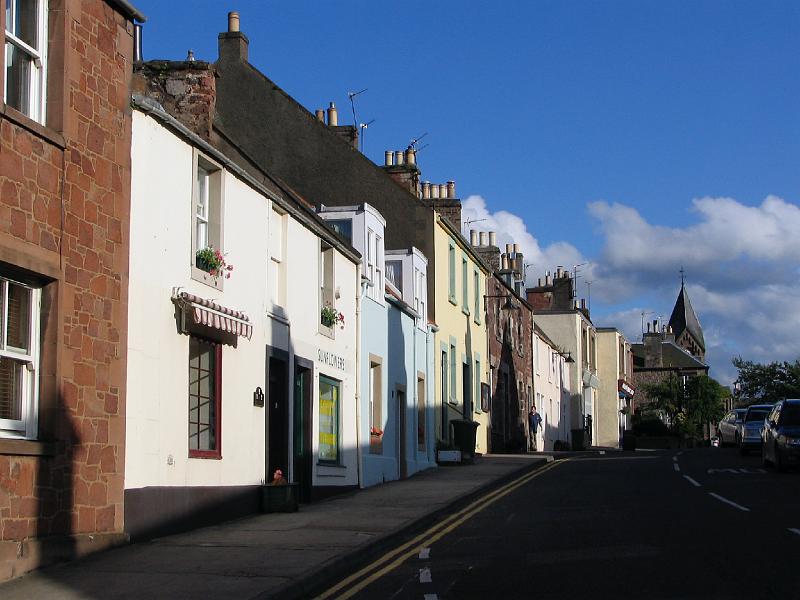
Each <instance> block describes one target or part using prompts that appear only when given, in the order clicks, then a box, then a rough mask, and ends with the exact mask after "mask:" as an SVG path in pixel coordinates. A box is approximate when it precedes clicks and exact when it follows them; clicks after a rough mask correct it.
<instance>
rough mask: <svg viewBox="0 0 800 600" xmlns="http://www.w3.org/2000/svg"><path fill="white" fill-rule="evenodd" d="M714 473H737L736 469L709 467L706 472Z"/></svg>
mask: <svg viewBox="0 0 800 600" xmlns="http://www.w3.org/2000/svg"><path fill="white" fill-rule="evenodd" d="M714 473H733V474H734V475H737V474H738V473H739V470H738V469H709V470H708V474H709V475H713V474H714Z"/></svg>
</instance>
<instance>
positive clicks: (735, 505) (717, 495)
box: [708, 492, 750, 512]
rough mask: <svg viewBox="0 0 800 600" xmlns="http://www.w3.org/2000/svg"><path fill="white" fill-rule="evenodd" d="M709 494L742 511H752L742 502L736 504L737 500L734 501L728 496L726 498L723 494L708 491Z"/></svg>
mask: <svg viewBox="0 0 800 600" xmlns="http://www.w3.org/2000/svg"><path fill="white" fill-rule="evenodd" d="M708 495H709V496H714V498H716V499H717V500H719V501H720V502H724V503H725V504H730V505H731V506H733V507H734V508H738V509H739V510H741V511H744V512H750V509H749V508H747V507H746V506H742V505H741V504H736V502H733V501H732V500H728V499H727V498H725V497H723V496H720V495H719V494H715V493H714V492H708Z"/></svg>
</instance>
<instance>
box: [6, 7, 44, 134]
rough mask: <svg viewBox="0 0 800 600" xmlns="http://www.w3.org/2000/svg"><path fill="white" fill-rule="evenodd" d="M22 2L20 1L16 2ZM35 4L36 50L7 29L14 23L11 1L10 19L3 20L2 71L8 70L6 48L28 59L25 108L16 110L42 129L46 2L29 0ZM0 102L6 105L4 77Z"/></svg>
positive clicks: (7, 52) (13, 9)
mask: <svg viewBox="0 0 800 600" xmlns="http://www.w3.org/2000/svg"><path fill="white" fill-rule="evenodd" d="M20 1H22V0H20ZM31 1H33V2H36V21H37V22H36V38H37V43H38V44H39V45H40V46H41V47H40V48H33V47H32V46H29V45H28V44H26V43H25V42H23V41H22V40H21V39H20V38H18V37H17V36H16V35H15V34H14V33H13V32H12V31H10V29H9V27H11V26H12V25H11V24H13V23H14V21H15V20H16V19H15V18H14V13H15V8H16V2H15V1H14V0H12V2H11V6H10V13H11V14H10V15H9V16H10V18H7V19H6V24H5V39H6V44H5V46H4V47H3V68H4V69H6V72H7V69H8V62H9V45H11V46H14V47H15V48H16V49H17V50H18V51H20V52H23V53H25V54H27V55H28V57H29V58H31V59H32V62H31V69H30V74H29V81H28V106H27V107H20V109H21V110H20V112H22V113H23V114H24V115H26V116H27V117H30V118H31V119H33V120H34V121H37V122H38V123H41V124H42V125H44V123H45V106H46V97H47V93H46V92H47V2H46V0H31ZM3 102H4V103H6V104H7V103H8V77H6V76H5V74H4V77H3Z"/></svg>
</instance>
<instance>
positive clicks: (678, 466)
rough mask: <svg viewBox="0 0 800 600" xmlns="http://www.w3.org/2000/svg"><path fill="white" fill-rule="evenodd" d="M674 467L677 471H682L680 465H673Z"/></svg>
mask: <svg viewBox="0 0 800 600" xmlns="http://www.w3.org/2000/svg"><path fill="white" fill-rule="evenodd" d="M672 466H673V467H674V468H675V470H676V471H680V470H681V466H680V465H679V464H678V463H672Z"/></svg>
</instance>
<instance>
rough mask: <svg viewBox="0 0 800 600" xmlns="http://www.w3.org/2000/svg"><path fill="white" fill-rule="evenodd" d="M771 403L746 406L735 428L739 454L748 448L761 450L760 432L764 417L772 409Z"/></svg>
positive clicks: (762, 428)
mask: <svg viewBox="0 0 800 600" xmlns="http://www.w3.org/2000/svg"><path fill="white" fill-rule="evenodd" d="M772 407H773V405H772V404H753V405H752V406H748V407H747V412H746V413H744V418H743V419H742V422H741V423H739V426H738V427H737V430H736V443H737V444H738V446H739V452H740V453H741V454H747V453H748V452H749V451H750V450H758V451H761V443H762V442H761V432H762V431H763V430H764V419H766V418H767V415H768V414H769V413H770V411H771V410H772Z"/></svg>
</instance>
